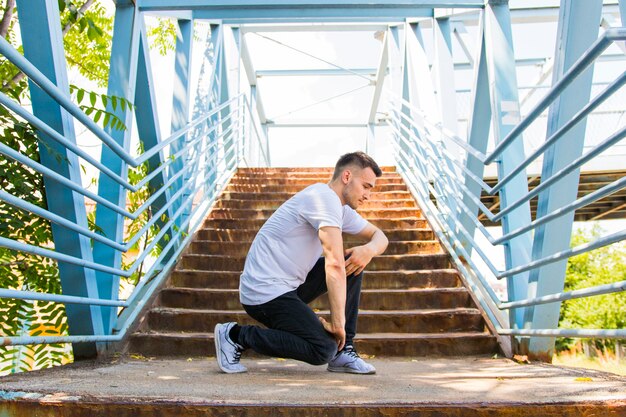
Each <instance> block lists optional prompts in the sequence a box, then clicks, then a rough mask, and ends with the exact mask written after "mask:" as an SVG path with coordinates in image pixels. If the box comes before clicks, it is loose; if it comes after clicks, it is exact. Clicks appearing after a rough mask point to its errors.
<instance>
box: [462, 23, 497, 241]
mask: <svg viewBox="0 0 626 417" xmlns="http://www.w3.org/2000/svg"><path fill="white" fill-rule="evenodd" d="M484 19H485V16H484V13H481V16H480V22H479V24H478V45H477V47H478V49H477V53H476V56H475V60H474V84H473V87H472V98H471V100H470V109H471V114H470V116H469V117H468V120H469V124H468V126H467V141H468V143H469V145H470V146H472V147H473V148H474V149H476V150H477V151H479V152H482V153H483V154H484V153H486V152H487V145H488V142H489V126H490V123H486V122H485V121H487V120H491V104H490V103H489V77H488V73H487V54H486V47H485V35H484ZM465 166H466V168H467V169H468V170H469V171H470V172H471V173H472V174H474V175H475V176H476V177H478V178H483V175H484V171H485V165H484V164H483V162H482V161H480V160H479V159H478V158H476V157H475V156H474V155H472V154H471V153H470V152H468V153H467V158H466V159H465ZM464 184H465V186H466V187H467V188H468V189H469V191H470V193H471V195H473V196H476V197H478V198H480V194H481V191H482V187H481V186H480V184H478V183H476V181H473V180H472V179H471V177H470V176H469V175H468V174H465V179H464ZM463 203H464V204H465V205H466V206H467V207H468V208H470V209H471V210H472V213H473V214H475V215H477V214H478V206H477V205H476V204H475V203H474V202H473V201H472V199H471V198H470V196H468V195H466V194H464V195H463ZM459 221H460V222H461V224H462V225H463V227H464V228H465V230H467V231H468V233H469V234H470V236H472V237H473V236H474V232H475V230H476V226H475V224H474V222H473V221H472V219H470V218H469V217H468V216H467V215H465V214H462V215H461V216H459ZM464 246H465V248H466V249H467V250H469V251H470V253H471V250H472V247H471V245H470V244H469V243H467V244H465V243H464Z"/></svg>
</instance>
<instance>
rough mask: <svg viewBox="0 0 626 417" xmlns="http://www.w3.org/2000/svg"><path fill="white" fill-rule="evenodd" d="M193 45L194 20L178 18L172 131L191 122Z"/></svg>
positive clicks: (177, 166)
mask: <svg viewBox="0 0 626 417" xmlns="http://www.w3.org/2000/svg"><path fill="white" fill-rule="evenodd" d="M192 47H193V21H192V20H178V21H177V25H176V53H175V55H174V82H173V84H174V88H173V90H172V94H173V102H172V129H171V131H172V132H176V131H177V130H179V129H182V128H183V127H184V126H185V125H186V124H187V123H188V122H189V111H190V103H189V96H190V94H189V93H190V91H191V83H190V81H191V56H192V55H191V50H192ZM187 136H188V135H185V136H183V137H181V138H180V140H178V141H176V142H174V143H172V145H171V147H170V149H171V152H172V153H176V152H178V151H179V150H180V149H182V148H183V147H184V146H185V143H186V142H187V140H188V138H187ZM185 159H186V158H179V159H177V160H176V161H174V163H173V164H172V165H171V167H170V169H169V176H170V177H172V176H173V175H175V174H177V173H178V172H180V170H181V169H183V164H184V163H185ZM186 180H187V176H186V177H185V178H180V179H179V180H178V181H176V183H175V184H174V187H173V189H172V191H173V192H176V191H178V190H180V188H181V187H182V186H183V183H184V182H185V181H186ZM178 207H180V203H179V202H175V203H174V206H173V207H172V208H173V211H176V210H177V209H178ZM184 220H185V219H184V216H183V218H181V219H180V221H178V222H177V227H180V222H181V221H184Z"/></svg>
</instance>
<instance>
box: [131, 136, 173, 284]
mask: <svg viewBox="0 0 626 417" xmlns="http://www.w3.org/2000/svg"><path fill="white" fill-rule="evenodd" d="M137 151H138V153H140V154H141V153H143V152H144V148H143V143H142V142H139V147H138V149H137ZM149 172H150V166H149V164H148V161H146V162H144V163H143V164H141V165H139V166H137V167H135V168H129V169H128V181H129V182H130V183H131V184H133V185H137V184H138V183H139V182H140V181H141V180H143V179H144V178H145V177H146V176H147V175H148V174H149ZM153 192H154V190H152V189H151V188H150V185H149V184H146V185H144V186H143V187H141V188H140V189H139V190H137V191H136V192H134V193H128V195H127V199H126V200H127V201H128V204H127V210H129V211H130V212H131V213H132V212H135V211H137V210H138V209H139V208H140V207H141V206H142V205H143V204H144V203H145V202H146V201H147V200H148V199H149V198H150V196H151V195H152V194H153ZM165 218H166V217H165ZM151 219H152V209H151V207H148V208H147V209H146V210H145V211H143V212H142V213H141V214H140V215H139V216H138V217H137V218H136V219H134V220H133V221H132V222H130V223H129V224H128V225H127V226H126V232H125V234H124V235H125V239H126V240H129V239H131V238H132V237H133V236H134V235H135V234H137V233H138V232H139V231H140V230H141V229H142V228H143V227H144V226H145V225H146V224H148V222H150V220H151ZM161 220H163V219H161ZM164 221H165V222H166V221H167V220H164ZM159 231H160V227H159V222H155V224H154V225H152V226H151V227H150V228H148V231H147V232H145V234H144V235H143V237H141V238H140V239H139V240H138V241H137V242H136V243H135V244H134V245H133V247H131V248H130V250H129V252H128V253H127V254H126V256H125V259H124V261H123V264H122V269H124V270H128V269H130V268H131V266H133V263H134V262H135V260H136V259H137V256H139V254H140V253H141V252H143V251H144V250H145V249H146V248H147V246H148V245H149V244H150V243H151V242H152V240H153V239H154V237H155V236H156V235H157V234H158V233H159ZM160 253H161V248H160V246H159V245H156V246H155V247H154V249H153V250H152V252H151V255H152V256H159V254H160ZM143 275H144V272H143V263H142V265H140V266H139V267H138V268H137V270H136V271H135V272H134V273H133V275H131V276H130V277H129V278H128V282H130V283H131V284H132V285H137V283H138V282H139V281H140V280H141V278H142V277H143Z"/></svg>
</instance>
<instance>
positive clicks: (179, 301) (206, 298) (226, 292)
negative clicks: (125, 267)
mask: <svg viewBox="0 0 626 417" xmlns="http://www.w3.org/2000/svg"><path fill="white" fill-rule="evenodd" d="M159 304H160V306H162V307H170V308H191V309H211V310H239V309H241V303H240V302H239V291H238V290H232V289H204V288H165V289H163V290H162V291H161V293H160V303H159ZM309 305H310V306H311V308H317V309H320V310H324V309H328V308H329V305H328V298H327V296H326V295H322V296H321V297H319V298H318V299H316V300H314V301H313V302H311V303H310V304H309ZM467 307H473V305H472V300H471V297H470V296H469V293H468V291H467V290H466V289H465V288H463V287H456V288H420V289H409V290H404V289H403V290H385V289H377V290H362V291H361V303H360V308H362V309H364V310H382V311H389V310H415V309H433V308H438V309H441V308H467Z"/></svg>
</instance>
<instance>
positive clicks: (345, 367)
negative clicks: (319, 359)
mask: <svg viewBox="0 0 626 417" xmlns="http://www.w3.org/2000/svg"><path fill="white" fill-rule="evenodd" d="M327 369H328V370H329V371H330V372H346V373H349V374H361V375H371V374H375V373H376V368H374V366H373V365H371V364H369V363H367V362H365V361H364V360H363V359H361V357H360V356H359V354H358V353H357V352H356V350H355V349H354V347H353V346H346V347H345V348H344V349H343V350H342V351H341V352H339V353H337V356H335V357H334V358H333V359H332V360H331V361H330V362H329V363H328V368H327Z"/></svg>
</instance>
